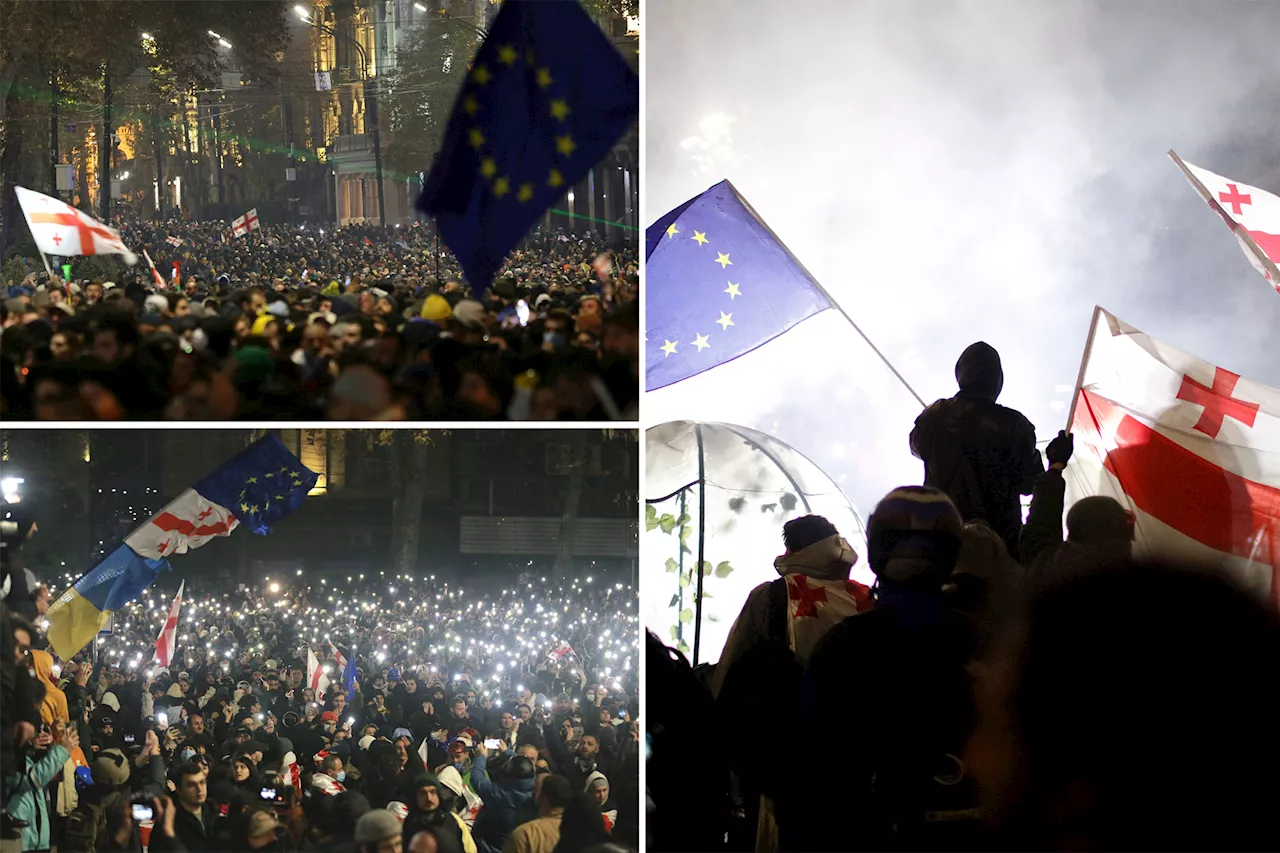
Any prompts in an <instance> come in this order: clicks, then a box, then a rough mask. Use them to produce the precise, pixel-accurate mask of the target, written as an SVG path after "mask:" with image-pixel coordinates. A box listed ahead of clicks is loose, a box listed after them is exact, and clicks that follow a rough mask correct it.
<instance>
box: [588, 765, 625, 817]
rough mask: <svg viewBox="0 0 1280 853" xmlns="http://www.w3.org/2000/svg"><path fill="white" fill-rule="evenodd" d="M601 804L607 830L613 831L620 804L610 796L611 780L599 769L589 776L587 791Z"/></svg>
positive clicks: (601, 812)
mask: <svg viewBox="0 0 1280 853" xmlns="http://www.w3.org/2000/svg"><path fill="white" fill-rule="evenodd" d="M585 793H586V794H588V795H589V796H590V797H591V798H592V799H593V800H595V802H596V803H597V804H598V805H599V806H600V814H601V815H602V816H603V817H604V828H605V831H606V832H613V825H614V824H615V823H617V821H618V805H617V803H615V802H614V801H613V798H612V797H611V796H610V790H609V780H608V778H606V777H605V775H604V774H603V773H601V772H600V771H599V770H597V771H595V772H594V773H592V774H591V775H590V776H588V777H587V790H586V792H585Z"/></svg>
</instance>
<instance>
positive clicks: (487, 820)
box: [471, 755, 533, 853]
mask: <svg viewBox="0 0 1280 853" xmlns="http://www.w3.org/2000/svg"><path fill="white" fill-rule="evenodd" d="M488 762H489V759H488V758H487V757H485V756H483V755H479V756H476V758H475V759H474V761H473V763H472V765H471V787H472V788H473V789H474V790H475V792H476V793H477V794H479V795H480V798H481V799H483V800H484V808H483V809H482V810H481V811H480V816H479V817H478V818H476V832H475V834H476V844H477V846H478V847H479V849H480V850H481V851H482V853H498V851H501V850H502V845H503V844H505V843H506V841H507V837H508V836H510V835H511V832H512V830H514V829H515V828H516V810H517V809H518V808H520V806H521V805H522V804H524V803H526V802H528V801H529V800H531V799H533V780H532V779H505V780H503V781H502V782H500V783H496V784H495V783H494V782H493V781H492V780H491V779H490V778H489V772H488Z"/></svg>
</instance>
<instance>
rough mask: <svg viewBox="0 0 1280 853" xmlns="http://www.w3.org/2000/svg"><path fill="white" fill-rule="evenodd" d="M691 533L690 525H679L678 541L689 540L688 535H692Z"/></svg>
mask: <svg viewBox="0 0 1280 853" xmlns="http://www.w3.org/2000/svg"><path fill="white" fill-rule="evenodd" d="M692 535H693V528H692V527H689V526H687V525H686V526H683V527H681V528H680V541H681V542H688V541H689V537H690V536H692Z"/></svg>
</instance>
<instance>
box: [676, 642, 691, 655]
mask: <svg viewBox="0 0 1280 853" xmlns="http://www.w3.org/2000/svg"><path fill="white" fill-rule="evenodd" d="M676 649H677V650H679V651H681V652H683V653H684V654H686V655H687V654H689V644H688V643H686V642H685V641H684V640H681V641H680V643H679V645H677V646H676Z"/></svg>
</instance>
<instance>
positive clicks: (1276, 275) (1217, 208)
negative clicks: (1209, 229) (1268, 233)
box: [1169, 148, 1280, 287]
mask: <svg viewBox="0 0 1280 853" xmlns="http://www.w3.org/2000/svg"><path fill="white" fill-rule="evenodd" d="M1169 159H1171V160H1173V162H1174V165H1176V166H1177V167H1178V168H1179V169H1181V170H1182V174H1183V175H1185V176H1186V178H1187V180H1188V181H1190V182H1191V186H1192V187H1194V188H1195V191H1196V192H1197V193H1199V194H1200V197H1201V198H1202V199H1204V200H1205V201H1206V202H1208V203H1209V206H1210V207H1211V208H1213V210H1214V212H1215V213H1217V214H1218V215H1219V216H1221V217H1222V221H1223V222H1225V223H1227V227H1228V228H1230V229H1231V233H1232V234H1235V235H1236V238H1237V239H1238V240H1240V242H1242V243H1244V244H1245V246H1246V247H1247V248H1248V249H1249V252H1250V254H1252V255H1253V256H1254V257H1255V258H1257V259H1258V263H1260V264H1262V266H1263V267H1265V268H1266V270H1267V272H1269V273H1271V283H1272V284H1274V285H1275V286H1276V287H1280V267H1277V266H1276V262H1275V261H1273V260H1271V258H1270V257H1269V256H1268V255H1267V253H1266V252H1264V251H1262V248H1261V247H1260V246H1259V245H1258V244H1257V242H1256V241H1255V240H1254V239H1253V236H1252V235H1250V234H1249V232H1248V231H1247V230H1246V229H1245V227H1244V226H1243V225H1241V224H1240V223H1239V222H1236V221H1235V219H1233V218H1232V217H1231V215H1230V214H1229V213H1227V212H1226V211H1225V210H1223V209H1222V205H1221V204H1219V203H1218V200H1217V199H1216V198H1214V197H1213V193H1211V192H1209V188H1208V187H1206V186H1205V185H1204V184H1202V183H1201V182H1200V179H1199V178H1197V177H1196V176H1195V174H1194V173H1192V171H1191V170H1190V169H1188V168H1187V164H1186V163H1185V162H1183V160H1182V158H1181V157H1179V156H1178V152H1176V151H1174V150H1173V149H1172V148H1170V149H1169Z"/></svg>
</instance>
